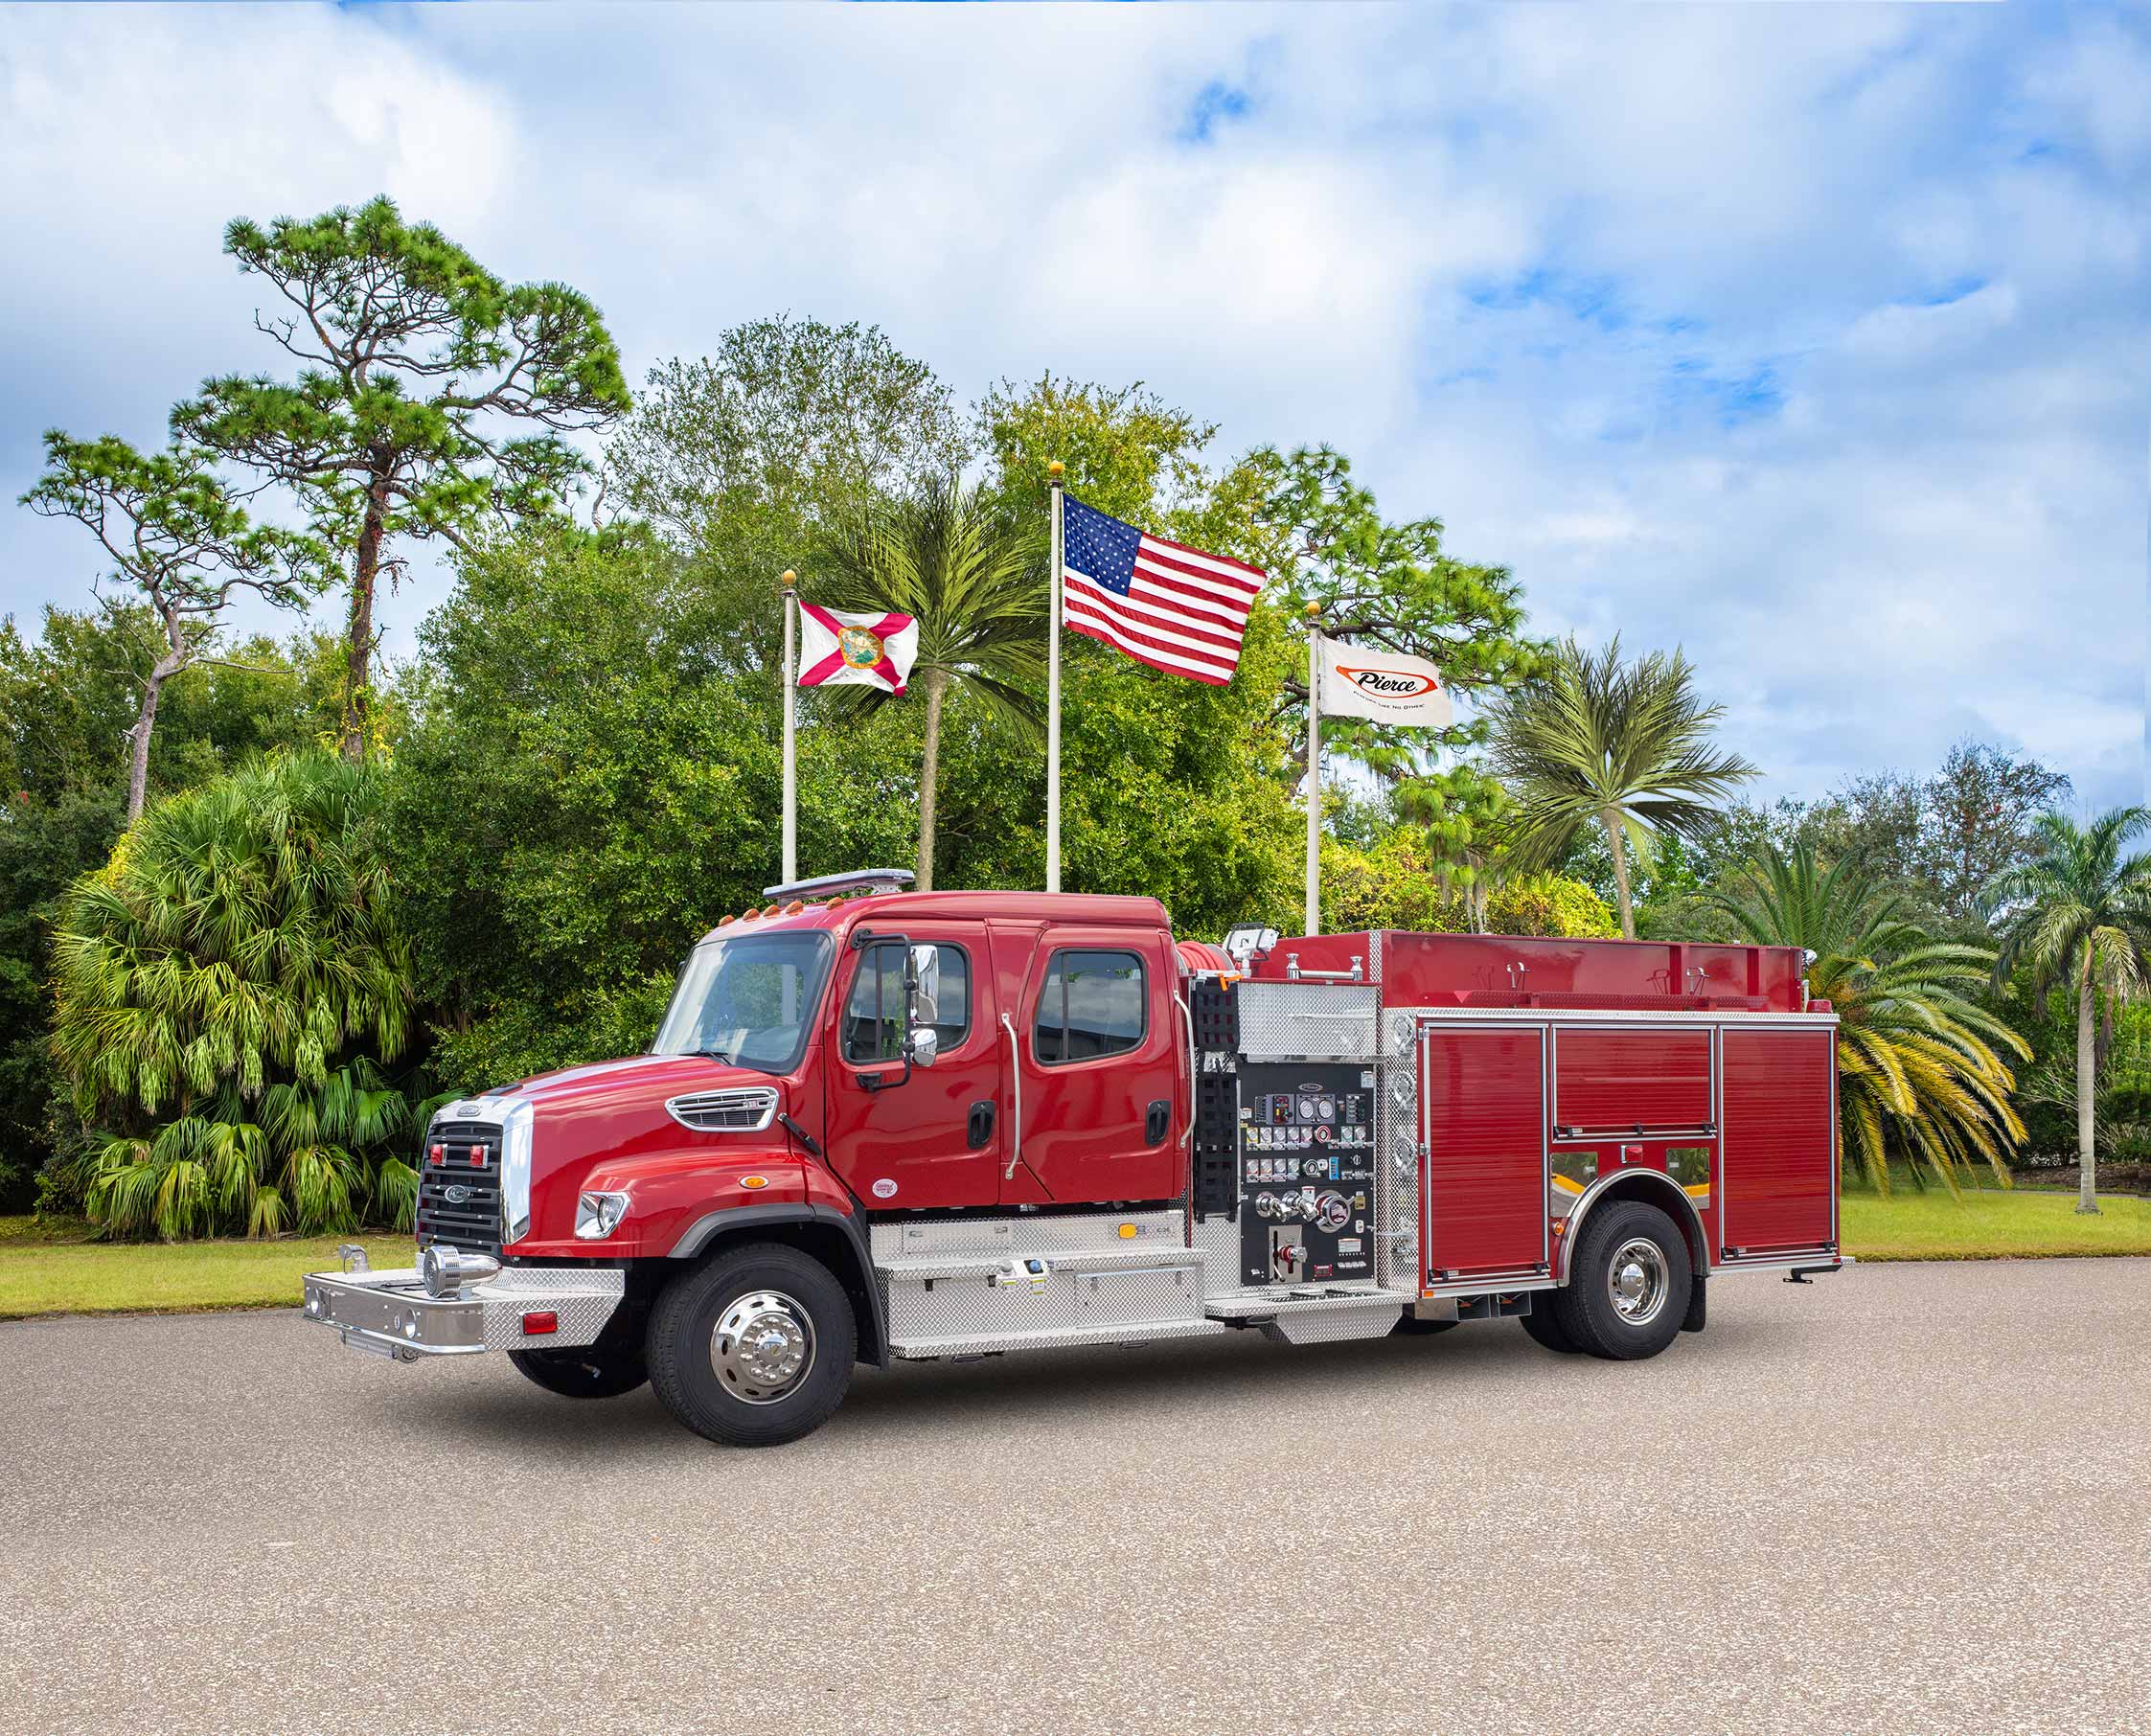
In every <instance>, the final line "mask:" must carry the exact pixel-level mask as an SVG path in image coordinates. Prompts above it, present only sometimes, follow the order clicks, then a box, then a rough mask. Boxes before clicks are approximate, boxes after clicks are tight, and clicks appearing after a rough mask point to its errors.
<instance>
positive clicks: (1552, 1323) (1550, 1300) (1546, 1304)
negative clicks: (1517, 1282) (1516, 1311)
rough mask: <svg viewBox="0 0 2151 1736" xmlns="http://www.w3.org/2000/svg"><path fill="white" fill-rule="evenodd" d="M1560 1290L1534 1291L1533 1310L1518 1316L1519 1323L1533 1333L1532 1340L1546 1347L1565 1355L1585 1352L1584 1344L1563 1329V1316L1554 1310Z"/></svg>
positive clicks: (1570, 1355)
mask: <svg viewBox="0 0 2151 1736" xmlns="http://www.w3.org/2000/svg"><path fill="white" fill-rule="evenodd" d="M1560 1293H1561V1292H1560V1291H1552V1290H1542V1291H1533V1292H1532V1295H1531V1312H1530V1313H1527V1314H1522V1315H1520V1316H1519V1317H1518V1322H1517V1323H1518V1324H1519V1325H1520V1326H1522V1328H1523V1330H1524V1331H1525V1332H1527V1333H1529V1334H1530V1335H1531V1341H1532V1342H1533V1343H1534V1344H1537V1345H1540V1346H1541V1347H1543V1348H1544V1349H1546V1350H1551V1351H1555V1352H1558V1353H1559V1354H1560V1355H1562V1356H1565V1357H1574V1356H1580V1355H1582V1354H1583V1348H1584V1347H1583V1346H1582V1345H1581V1344H1579V1343H1577V1342H1576V1340H1575V1339H1573V1338H1571V1337H1570V1336H1568V1335H1567V1333H1566V1332H1564V1331H1563V1330H1562V1326H1561V1316H1560V1315H1559V1314H1558V1313H1555V1312H1554V1310H1555V1307H1556V1301H1555V1298H1556V1297H1558V1296H1559V1295H1560Z"/></svg>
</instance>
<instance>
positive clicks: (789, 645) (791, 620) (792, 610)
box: [779, 569, 799, 886]
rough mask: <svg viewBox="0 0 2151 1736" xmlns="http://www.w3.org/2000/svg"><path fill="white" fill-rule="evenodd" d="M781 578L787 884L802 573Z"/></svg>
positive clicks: (793, 873) (795, 846) (793, 847)
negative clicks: (800, 581) (782, 595)
mask: <svg viewBox="0 0 2151 1736" xmlns="http://www.w3.org/2000/svg"><path fill="white" fill-rule="evenodd" d="M779 582H780V583H781V584H782V585H783V586H784V875H783V879H784V883H785V884H786V885H788V886H789V885H790V884H791V883H792V881H794V880H796V879H798V878H799V766H798V760H797V757H796V755H795V754H794V752H793V742H794V739H795V734H794V732H795V731H796V729H797V723H796V721H795V718H794V712H795V709H796V707H797V706H798V703H799V691H798V674H799V672H798V671H797V670H796V669H794V668H793V667H792V665H793V664H794V663H795V662H796V661H797V660H798V655H799V652H798V647H797V643H796V640H797V634H798V631H799V628H798V620H799V592H798V589H797V586H798V583H799V575H798V574H797V573H794V572H791V571H789V569H788V570H787V571H786V573H785V576H784V578H783V579H782V580H780V581H779Z"/></svg>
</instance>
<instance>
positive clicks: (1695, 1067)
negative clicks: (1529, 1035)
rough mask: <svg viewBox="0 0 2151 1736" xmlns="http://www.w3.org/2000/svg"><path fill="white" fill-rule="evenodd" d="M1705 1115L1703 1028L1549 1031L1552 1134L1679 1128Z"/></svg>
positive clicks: (1706, 1045)
mask: <svg viewBox="0 0 2151 1736" xmlns="http://www.w3.org/2000/svg"><path fill="white" fill-rule="evenodd" d="M1710 1120H1711V1114H1710V1033H1709V1031H1708V1030H1707V1029H1705V1028H1702V1027H1700V1026H1699V1027H1696V1028H1693V1029H1686V1028H1682V1027H1655V1026H1637V1027H1616V1028H1613V1029H1607V1030H1597V1029H1593V1028H1591V1027H1590V1026H1588V1025H1587V1026H1575V1025H1565V1026H1562V1027H1561V1028H1560V1029H1559V1030H1557V1031H1556V1033H1555V1035H1554V1092H1553V1125H1554V1129H1555V1136H1556V1137H1557V1138H1558V1137H1560V1136H1562V1134H1563V1132H1564V1131H1568V1132H1573V1133H1576V1134H1589V1133H1631V1134H1636V1131H1637V1130H1638V1129H1640V1130H1643V1131H1645V1132H1650V1133H1656V1132H1659V1131H1667V1132H1671V1131H1682V1132H1685V1131H1696V1130H1700V1129H1702V1128H1704V1127H1705V1126H1706V1125H1707V1124H1708V1123H1709V1121H1710ZM1636 1136H1638V1137H1640V1136H1641V1135H1640V1134H1636Z"/></svg>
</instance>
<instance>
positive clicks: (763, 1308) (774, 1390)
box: [710, 1290, 814, 1405]
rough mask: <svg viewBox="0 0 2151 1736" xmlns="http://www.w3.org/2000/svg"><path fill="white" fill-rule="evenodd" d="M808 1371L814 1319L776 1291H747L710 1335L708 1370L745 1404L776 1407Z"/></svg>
mask: <svg viewBox="0 0 2151 1736" xmlns="http://www.w3.org/2000/svg"><path fill="white" fill-rule="evenodd" d="M813 1371H814V1321H813V1316H812V1314H810V1313H808V1312H807V1310H806V1308H805V1307H804V1306H803V1305H802V1304H801V1303H799V1302H797V1301H795V1300H794V1299H793V1298H792V1297H790V1296H788V1295H786V1294H785V1293H784V1291H780V1290H757V1291H748V1292H747V1293H746V1294H745V1295H744V1296H741V1297H740V1298H739V1299H738V1300H736V1301H735V1302H733V1304H732V1305H731V1306H730V1307H729V1308H727V1309H725V1310H724V1312H723V1313H722V1314H721V1315H720V1316H719V1318H718V1322H717V1325H716V1326H715V1327H714V1328H713V1329H712V1330H711V1332H710V1372H711V1373H712V1374H714V1375H716V1376H717V1378H718V1379H719V1380H720V1381H721V1382H723V1383H724V1387H725V1390H726V1391H728V1392H729V1393H731V1394H732V1396H733V1397H734V1398H736V1399H739V1400H741V1401H742V1402H743V1403H744V1404H748V1405H775V1404H778V1403H780V1402H782V1401H783V1400H785V1399H788V1398H789V1397H790V1396H791V1395H792V1394H793V1393H794V1392H796V1391H798V1389H799V1388H800V1387H801V1386H802V1385H803V1384H805V1382H806V1381H807V1378H808V1377H809V1376H810V1375H812V1373H813Z"/></svg>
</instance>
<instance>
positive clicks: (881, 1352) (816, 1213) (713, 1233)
mask: <svg viewBox="0 0 2151 1736" xmlns="http://www.w3.org/2000/svg"><path fill="white" fill-rule="evenodd" d="M781 1223H811V1224H815V1225H817V1226H820V1227H823V1228H829V1229H835V1231H837V1232H838V1233H839V1234H840V1235H841V1236H842V1237H843V1239H844V1242H845V1245H847V1246H849V1247H850V1249H851V1251H852V1260H853V1264H854V1266H855V1268H856V1271H855V1273H854V1276H856V1278H857V1279H858V1283H857V1285H856V1286H855V1287H854V1288H856V1289H857V1291H858V1293H859V1294H861V1295H863V1296H864V1297H865V1298H866V1307H867V1311H868V1314H869V1318H868V1319H867V1320H865V1321H863V1322H861V1324H862V1325H863V1326H864V1327H865V1328H866V1330H867V1332H868V1333H869V1334H870V1335H871V1336H870V1339H869V1341H868V1342H866V1343H863V1344H861V1345H860V1346H859V1349H860V1352H861V1356H860V1360H862V1361H867V1362H872V1363H874V1364H876V1365H877V1366H879V1367H884V1368H885V1367H886V1366H887V1365H888V1359H889V1353H888V1342H889V1335H888V1322H887V1320H886V1318H885V1316H884V1315H883V1313H882V1309H881V1286H880V1285H879V1284H877V1283H876V1282H875V1279H874V1256H873V1253H872V1251H871V1249H870V1248H869V1247H868V1245H867V1240H866V1228H865V1225H864V1224H862V1223H861V1222H859V1220H858V1218H857V1217H856V1216H854V1215H853V1214H851V1213H849V1212H840V1211H837V1210H836V1209H835V1207H834V1206H827V1205H820V1204H817V1203H815V1202H814V1201H812V1200H809V1199H801V1200H772V1201H770V1202H769V1203H768V1204H767V1205H734V1206H726V1207H723V1208H721V1209H720V1210H718V1211H714V1212H704V1213H703V1214H702V1215H701V1216H700V1217H699V1218H698V1219H696V1220H695V1222H692V1223H690V1224H689V1225H688V1226H687V1228H686V1229H685V1230H683V1231H681V1232H680V1237H679V1240H678V1241H677V1242H675V1243H674V1244H673V1249H672V1252H671V1253H670V1254H669V1255H667V1256H666V1258H668V1259H672V1260H694V1259H698V1258H699V1257H700V1256H701V1254H702V1253H703V1251H704V1250H705V1249H707V1248H708V1246H709V1245H710V1244H711V1243H712V1242H714V1241H716V1240H717V1238H718V1237H719V1236H721V1235H730V1234H731V1233H732V1232H734V1231H736V1230H752V1229H758V1228H761V1227H763V1226H765V1225H775V1224H781ZM842 1275H843V1274H841V1273H839V1274H838V1276H839V1277H841V1276H842Z"/></svg>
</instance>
